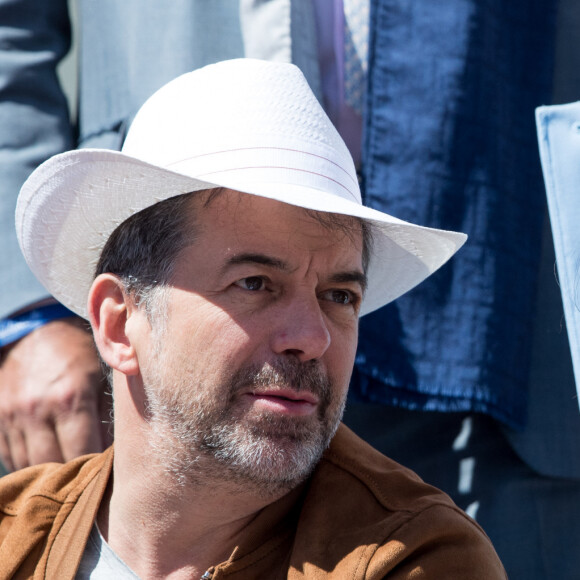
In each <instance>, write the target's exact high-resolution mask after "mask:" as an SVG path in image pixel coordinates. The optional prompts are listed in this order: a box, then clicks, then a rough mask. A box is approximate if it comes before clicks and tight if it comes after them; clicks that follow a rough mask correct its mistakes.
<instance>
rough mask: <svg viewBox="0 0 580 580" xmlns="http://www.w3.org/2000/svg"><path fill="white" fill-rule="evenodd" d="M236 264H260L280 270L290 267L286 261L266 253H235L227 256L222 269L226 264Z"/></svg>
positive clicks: (225, 267)
mask: <svg viewBox="0 0 580 580" xmlns="http://www.w3.org/2000/svg"><path fill="white" fill-rule="evenodd" d="M238 264H260V265H262V266H269V267H270V268H275V269H276V270H282V271H284V272H287V271H289V270H290V267H289V266H288V264H287V263H286V262H284V261H283V260H280V259H278V258H274V257H272V256H268V255H266V254H252V253H246V254H236V255H235V256H232V257H231V258H229V259H228V260H227V261H226V263H225V264H224V267H223V268H222V270H225V269H227V268H228V266H237V265H238Z"/></svg>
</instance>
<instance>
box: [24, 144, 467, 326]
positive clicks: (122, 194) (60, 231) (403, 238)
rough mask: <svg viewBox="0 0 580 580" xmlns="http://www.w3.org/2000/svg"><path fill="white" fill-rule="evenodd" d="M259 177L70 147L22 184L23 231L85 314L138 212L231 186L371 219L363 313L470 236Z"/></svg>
mask: <svg viewBox="0 0 580 580" xmlns="http://www.w3.org/2000/svg"><path fill="white" fill-rule="evenodd" d="M288 170H289V171H292V169H291V168H288ZM257 175H258V174H257V173H256V172H255V171H244V170H243V169H238V170H236V171H229V172H222V173H219V174H214V175H211V179H206V178H203V179H202V178H201V177H204V176H200V177H192V176H190V175H186V174H184V173H182V172H178V171H172V170H169V169H165V168H162V167H159V166H156V165H152V164H150V163H147V162H144V161H142V160H139V159H136V158H134V157H131V156H129V155H127V154H124V153H122V152H118V151H109V150H96V149H95V150H91V149H81V150H76V151H69V152H67V153H62V154H60V155H57V156H55V157H53V158H51V159H49V160H48V161H46V162H45V163H44V164H42V165H41V166H40V167H39V168H38V169H37V170H36V171H35V172H34V173H33V174H32V175H31V176H30V178H29V179H28V180H27V181H26V183H25V184H24V186H23V187H22V190H21V192H20V196H19V199H18V204H17V209H16V228H17V235H18V238H19V241H20V245H21V248H22V251H23V254H24V257H25V259H26V261H27V262H28V264H29V266H30V268H31V269H32V271H33V272H34V273H35V275H36V276H37V278H38V279H39V281H40V282H41V283H42V284H43V285H44V286H45V287H46V289H47V290H48V291H49V292H50V293H51V294H52V295H53V296H54V297H55V298H56V299H57V300H59V301H60V302H62V303H63V304H64V305H65V306H67V307H68V308H70V309H71V310H72V311H73V312H75V313H77V314H78V315H79V316H82V317H83V318H87V296H88V293H89V289H90V287H91V284H92V282H93V279H94V273H95V268H96V266H97V263H98V260H99V257H100V254H101V251H102V249H103V247H104V245H105V243H106V241H107V239H108V238H109V236H110V235H111V234H112V232H113V231H114V230H115V228H116V227H117V226H118V225H119V224H120V223H122V222H123V221H124V220H126V219H127V218H128V217H130V216H131V215H133V214H135V213H137V212H138V211H141V210H143V209H145V208H147V207H149V206H151V205H153V204H155V203H157V202H159V201H162V200H164V199H168V198H170V197H174V196H176V195H180V194H184V193H189V192H194V191H200V190H204V189H209V188H215V187H226V188H229V189H233V190H237V191H240V192H243V193H247V194H250V195H258V196H262V197H266V198H270V199H274V200H277V201H280V202H283V203H288V204H291V205H294V206H299V207H303V208H307V209H311V210H315V211H321V212H327V213H336V214H344V215H350V216H354V217H357V218H361V219H364V220H368V221H369V222H371V223H372V224H373V226H374V228H373V232H374V236H373V252H372V255H371V259H370V263H369V266H368V270H367V277H368V288H367V291H366V293H365V297H364V300H363V304H362V306H361V316H362V315H364V314H368V313H369V312H372V311H373V310H376V309H377V308H380V307H381V306H383V305H385V304H387V303H389V302H391V301H392V300H394V299H396V298H398V297H399V296H401V295H402V294H404V293H405V292H407V291H409V290H410V289H411V288H413V287H414V286H416V285H417V284H419V283H420V282H422V281H423V280H424V279H425V278H427V277H428V276H429V275H430V274H432V273H433V272H434V271H435V270H437V269H438V268H439V267H440V266H442V265H443V264H444V263H445V262H446V261H447V260H448V259H449V258H450V257H451V256H452V255H453V254H454V253H455V252H456V251H457V250H458V249H459V248H460V247H461V246H462V245H463V243H464V242H465V240H466V236H465V234H461V233H457V232H450V231H445V230H437V229H433V228H427V227H422V226H418V225H414V224H410V223H408V222H405V221H402V220H399V219H397V218H395V217H392V216H390V215H388V214H385V213H382V212H379V211H376V210H374V209H371V208H368V207H365V206H363V205H361V204H359V203H358V202H356V201H354V200H353V201H350V200H349V199H346V198H339V197H338V196H336V195H334V194H331V193H326V192H325V191H324V190H321V189H314V188H312V187H304V186H299V185H296V184H292V183H289V182H288V181H285V180H284V179H283V177H282V178H281V177H280V176H281V175H282V174H281V172H280V171H279V168H277V171H276V172H273V173H272V174H270V175H269V174H268V172H267V171H266V172H261V173H260V174H259V177H257ZM274 175H275V176H276V180H272V179H271V177H272V176H274ZM208 177H209V176H208Z"/></svg>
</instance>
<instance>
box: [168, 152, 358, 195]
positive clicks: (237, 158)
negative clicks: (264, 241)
mask: <svg viewBox="0 0 580 580" xmlns="http://www.w3.org/2000/svg"><path fill="white" fill-rule="evenodd" d="M165 167H166V168H167V169H170V170H172V171H175V172H178V173H182V174H184V175H187V176H189V177H195V178H197V179H203V180H206V181H211V182H217V183H220V182H224V183H227V184H232V183H233V184H237V183H239V187H238V189H243V185H244V184H250V183H274V184H275V183H284V184H286V185H288V184H294V185H297V186H299V187H305V188H309V189H318V190H321V191H327V192H329V193H333V194H335V195H338V196H340V197H342V198H344V199H348V200H349V201H354V202H355V203H358V204H360V203H362V202H361V196H360V190H359V187H358V182H357V180H356V174H354V172H353V173H351V172H349V170H348V169H346V168H345V167H343V166H341V165H340V164H338V163H336V162H333V161H331V160H330V159H328V158H326V157H324V156H323V155H319V154H316V153H311V152H306V151H301V150H298V149H282V148H279V147H243V148H236V149H228V150H223V151H215V152H212V153H204V154H203V155H193V156H191V157H188V158H186V159H181V160H180V161H176V162H171V163H167V164H166V165H165ZM234 188H235V187H234Z"/></svg>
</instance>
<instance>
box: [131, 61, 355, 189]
mask: <svg viewBox="0 0 580 580" xmlns="http://www.w3.org/2000/svg"><path fill="white" fill-rule="evenodd" d="M232 94H233V95H235V99H233V100H232ZM260 149H262V150H264V157H262V156H261V155H260V153H259V150H260ZM294 149H295V150H297V151H301V152H303V153H306V154H308V155H312V156H317V157H321V158H324V159H328V160H329V161H330V162H332V163H334V164H337V165H339V166H340V167H341V169H342V171H343V172H344V173H345V178H346V180H347V181H348V182H352V181H353V180H354V181H355V182H356V171H355V168H354V164H353V162H352V158H351V156H350V153H349V151H348V149H347V147H346V145H345V144H344V142H343V140H342V138H341V137H340V135H339V134H338V132H337V131H336V129H335V128H334V126H333V125H332V123H331V122H330V121H329V119H328V117H327V116H326V114H325V113H324V110H323V109H322V107H321V106H320V104H319V103H318V101H317V99H316V97H315V96H314V94H313V93H312V91H311V89H310V87H309V86H308V83H307V81H306V79H305V78H304V75H303V74H302V72H301V71H300V69H298V67H296V66H295V65H292V64H281V63H275V62H267V61H260V60H254V59H238V60H233V61H225V62H220V63H217V64H214V65H210V66H207V67H204V68H202V69H198V70H196V71H193V72H191V73H187V74H184V75H182V76H180V77H178V78H177V79H175V80H173V81H172V82H170V83H168V84H167V85H165V86H164V87H162V88H161V89H160V90H159V91H157V92H156V93H155V94H154V95H153V96H152V97H150V98H149V100H148V101H147V102H146V103H145V104H144V105H143V106H142V108H141V109H140V110H139V112H138V114H137V116H136V117H135V120H134V121H133V123H132V125H131V129H130V130H129V133H128V135H127V139H126V141H125V145H124V147H123V152H124V153H126V154H128V155H131V156H133V157H136V158H138V159H141V160H143V161H147V162H149V163H153V164H155V165H159V166H162V167H166V168H169V169H173V170H176V171H181V170H184V169H183V168H187V169H185V170H184V172H185V173H187V174H188V175H191V176H195V177H202V176H207V175H208V174H209V173H212V171H211V168H212V165H211V160H210V159H208V158H209V157H211V156H216V155H220V154H221V153H224V152H233V151H244V150H245V151H249V150H251V151H252V160H251V162H252V164H253V165H254V167H260V166H264V164H265V163H267V164H269V165H271V164H272V163H273V162H274V161H275V160H276V159H277V160H278V161H279V163H280V164H284V163H288V157H287V155H285V154H283V153H282V152H285V151H286V152H287V151H289V150H294ZM276 150H279V151H280V154H279V155H278V157H276V154H275V151H276ZM272 152H274V153H272ZM237 159H238V160H243V159H244V157H243V156H241V157H240V156H239V157H237ZM266 159H267V160H266ZM196 160H197V161H196ZM198 162H199V163H198ZM224 169H225V170H228V169H229V170H231V169H232V168H228V164H227V162H226V163H225V165H224V162H223V159H222V161H221V165H220V170H224ZM349 189H352V187H351V186H350V185H349ZM356 193H357V194H359V192H358V191H357V192H356ZM359 196H360V194H359ZM359 199H360V197H359Z"/></svg>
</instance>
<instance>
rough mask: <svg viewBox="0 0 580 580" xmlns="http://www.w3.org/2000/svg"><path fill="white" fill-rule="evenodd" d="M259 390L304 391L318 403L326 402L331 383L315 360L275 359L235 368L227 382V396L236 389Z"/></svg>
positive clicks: (233, 395) (237, 390)
mask: <svg viewBox="0 0 580 580" xmlns="http://www.w3.org/2000/svg"><path fill="white" fill-rule="evenodd" d="M259 387H262V388H264V387H277V388H288V389H291V390H293V391H296V392H304V391H306V392H308V393H312V394H313V395H315V396H316V397H317V398H318V399H319V400H320V401H321V402H322V403H325V402H328V401H330V394H331V392H332V384H331V382H330V379H329V378H328V375H327V374H326V372H325V371H324V369H323V367H322V365H321V363H320V362H319V361H308V362H305V363H302V362H300V361H298V360H297V359H292V358H288V359H277V360H275V361H272V362H267V363H263V364H254V365H249V366H246V367H243V368H241V369H239V370H238V371H237V372H236V373H235V374H234V376H233V377H232V380H231V383H230V396H231V397H232V398H233V397H235V395H236V393H238V392H239V391H240V390H243V389H248V388H259Z"/></svg>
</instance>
